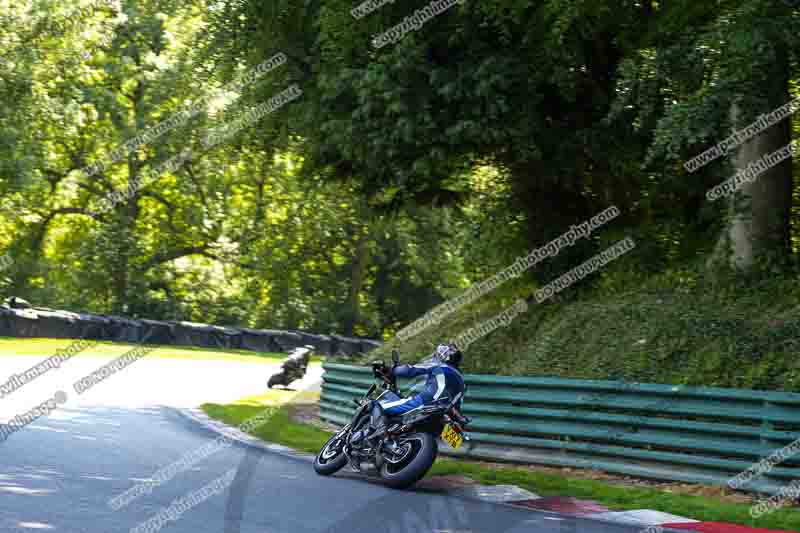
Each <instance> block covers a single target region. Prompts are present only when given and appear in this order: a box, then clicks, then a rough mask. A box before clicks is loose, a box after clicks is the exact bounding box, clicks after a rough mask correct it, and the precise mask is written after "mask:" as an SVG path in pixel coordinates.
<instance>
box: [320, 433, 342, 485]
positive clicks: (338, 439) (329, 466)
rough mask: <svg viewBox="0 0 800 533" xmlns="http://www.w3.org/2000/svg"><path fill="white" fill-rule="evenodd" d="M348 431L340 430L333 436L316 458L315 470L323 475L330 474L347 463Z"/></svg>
mask: <svg viewBox="0 0 800 533" xmlns="http://www.w3.org/2000/svg"><path fill="white" fill-rule="evenodd" d="M346 435H347V432H346V431H340V432H339V433H337V434H336V435H334V436H333V437H331V438H330V439H329V440H328V442H326V443H325V446H323V447H322V449H321V450H320V451H319V453H318V454H317V456H316V457H315V458H314V471H315V472H316V473H317V474H319V475H321V476H330V475H332V474H335V473H336V472H338V471H339V470H341V469H342V468H343V467H344V465H346V464H347V456H346V455H345V454H344V445H345V438H346Z"/></svg>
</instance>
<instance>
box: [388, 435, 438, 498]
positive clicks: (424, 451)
mask: <svg viewBox="0 0 800 533" xmlns="http://www.w3.org/2000/svg"><path fill="white" fill-rule="evenodd" d="M406 438H407V439H408V438H413V439H415V440H414V442H418V443H419V449H417V450H416V454H415V455H413V457H411V458H410V460H409V461H408V462H407V463H405V464H404V463H401V464H400V465H394V464H392V463H389V462H385V463H384V464H383V466H382V467H381V477H382V478H383V479H384V481H386V484H387V485H389V486H390V487H391V488H393V489H400V490H402V489H407V488H408V487H410V486H411V485H413V484H414V483H416V482H417V481H419V480H420V479H422V478H423V477H425V474H427V473H428V470H430V468H431V466H433V462H434V461H435V460H436V454H437V452H438V445H437V444H436V439H435V438H433V435H431V434H430V433H412V434H410V435H408V436H407V437H406ZM404 440H405V439H404Z"/></svg>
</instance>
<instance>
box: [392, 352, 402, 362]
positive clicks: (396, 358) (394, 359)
mask: <svg viewBox="0 0 800 533" xmlns="http://www.w3.org/2000/svg"><path fill="white" fill-rule="evenodd" d="M392 362H393V363H394V364H397V363H399V362H400V354H399V353H397V350H392Z"/></svg>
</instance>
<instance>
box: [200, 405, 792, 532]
mask: <svg viewBox="0 0 800 533" xmlns="http://www.w3.org/2000/svg"><path fill="white" fill-rule="evenodd" d="M289 399H291V393H284V392H283V391H273V392H272V393H271V396H269V397H267V398H266V402H265V403H267V404H272V405H276V404H280V403H283V402H285V401H288V400H289ZM257 400H258V399H257V398H251V399H248V400H246V401H242V402H237V403H235V404H231V405H219V404H205V405H203V406H202V408H203V410H204V411H205V412H206V413H208V415H209V416H211V417H213V418H216V419H218V420H221V421H223V422H226V423H228V424H230V425H238V424H240V423H242V422H244V421H245V420H247V419H248V418H250V417H252V416H255V415H256V414H258V413H259V412H260V411H262V410H263V409H264V405H260V404H259V402H258V401H257ZM253 435H255V436H256V437H259V438H261V439H263V440H265V441H268V442H274V443H278V444H283V445H285V446H290V447H292V448H295V449H298V450H302V451H306V452H310V453H316V452H317V451H318V450H319V449H320V448H321V447H322V445H323V444H324V443H325V442H326V441H327V439H328V438H329V437H330V433H329V432H326V431H323V430H321V429H319V428H317V427H314V426H311V425H306V424H299V423H296V422H294V421H292V419H291V418H290V416H289V411H288V407H287V406H283V407H282V408H280V409H279V410H277V412H276V413H275V415H274V416H273V417H272V418H270V419H269V421H268V422H267V423H266V424H264V425H263V426H261V427H259V428H257V429H256V430H255V431H253ZM437 474H441V475H444V474H459V475H464V476H467V477H470V478H473V479H475V480H477V481H479V482H482V483H485V484H497V485H500V484H511V485H517V486H520V487H523V488H526V489H528V490H530V491H532V492H535V493H537V494H539V495H540V496H572V497H576V498H583V499H591V500H595V501H598V502H600V503H602V504H604V505H606V506H607V507H609V508H610V509H612V510H619V511H624V510H632V509H656V510H659V511H663V512H667V513H672V514H676V515H681V516H686V517H690V518H694V519H696V520H703V521H717V522H731V523H736V524H745V525H750V526H753V527H760V528H768V529H779V530H788V531H800V510H798V508H796V507H795V508H793V509H780V510H778V511H775V512H773V513H771V514H768V515H765V516H761V517H760V518H758V519H753V518H752V517H750V515H749V508H750V506H749V505H748V504H737V503H729V502H726V501H721V500H719V499H715V498H710V497H703V496H691V495H685V494H674V493H669V492H665V491H661V490H657V489H648V488H641V489H640V488H630V487H619V486H613V485H611V484H608V483H603V482H600V481H593V480H586V479H574V478H568V477H564V476H559V475H553V474H544V473H540V472H535V471H532V470H530V469H526V468H525V467H516V466H510V465H509V466H502V467H498V468H488V467H486V466H483V465H480V464H477V463H472V462H468V461H460V460H455V459H439V460H437V462H436V464H435V465H434V467H433V469H432V471H431V475H437Z"/></svg>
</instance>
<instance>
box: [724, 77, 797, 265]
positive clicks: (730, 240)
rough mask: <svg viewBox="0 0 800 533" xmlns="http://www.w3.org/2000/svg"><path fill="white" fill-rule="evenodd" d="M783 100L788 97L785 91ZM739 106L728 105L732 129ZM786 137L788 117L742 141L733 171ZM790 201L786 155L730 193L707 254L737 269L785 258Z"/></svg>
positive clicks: (789, 168) (776, 147) (778, 145)
mask: <svg viewBox="0 0 800 533" xmlns="http://www.w3.org/2000/svg"><path fill="white" fill-rule="evenodd" d="M785 95H786V98H785V99H784V100H783V101H782V102H777V105H776V106H775V107H778V106H779V105H782V103H785V102H786V101H788V99H789V98H788V91H787V92H786V93H785ZM739 116H740V110H739V108H738V106H737V105H736V104H734V105H733V106H732V108H731V118H732V123H733V125H734V128H737V129H738V128H741V127H742V126H744V125H745V124H742V123H740V121H739V120H738V119H739ZM790 142H791V129H790V122H789V121H788V120H784V121H782V122H779V123H778V124H775V125H773V126H772V127H770V128H769V129H767V130H766V131H764V132H761V133H760V134H758V135H756V136H755V137H753V138H752V139H750V140H749V141H747V142H745V143H744V144H743V145H742V146H740V147H739V149H738V150H737V151H736V153H735V154H734V156H733V167H734V170H733V175H736V174H737V173H739V172H740V171H744V170H746V169H747V167H748V165H750V164H751V163H753V162H755V161H757V160H758V159H759V158H761V157H763V156H765V155H767V154H770V153H773V152H775V151H776V150H779V149H781V148H784V147H785V146H787V145H788V144H789V143H790ZM791 200H792V160H791V158H790V159H787V160H785V161H782V162H781V163H779V164H778V165H776V166H774V167H772V168H771V169H769V170H767V171H766V172H763V173H762V174H760V175H758V176H757V177H756V178H755V179H754V180H752V181H749V182H748V181H746V182H744V183H743V184H742V185H741V187H740V188H739V189H738V190H737V191H736V192H735V193H734V194H733V195H731V196H730V197H729V199H728V200H727V202H728V220H727V224H726V226H725V228H724V230H723V232H722V234H721V236H720V240H719V242H718V243H717V247H716V250H715V253H714V256H713V257H712V261H714V262H717V261H719V262H724V263H727V264H728V265H729V266H731V267H733V268H735V269H739V270H749V269H751V268H753V267H754V266H756V265H757V264H758V263H759V262H760V261H761V260H762V259H764V258H766V257H768V256H773V257H777V258H785V257H787V256H788V255H789V254H790V253H791V247H790V233H789V230H790V226H789V221H790V214H791Z"/></svg>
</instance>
